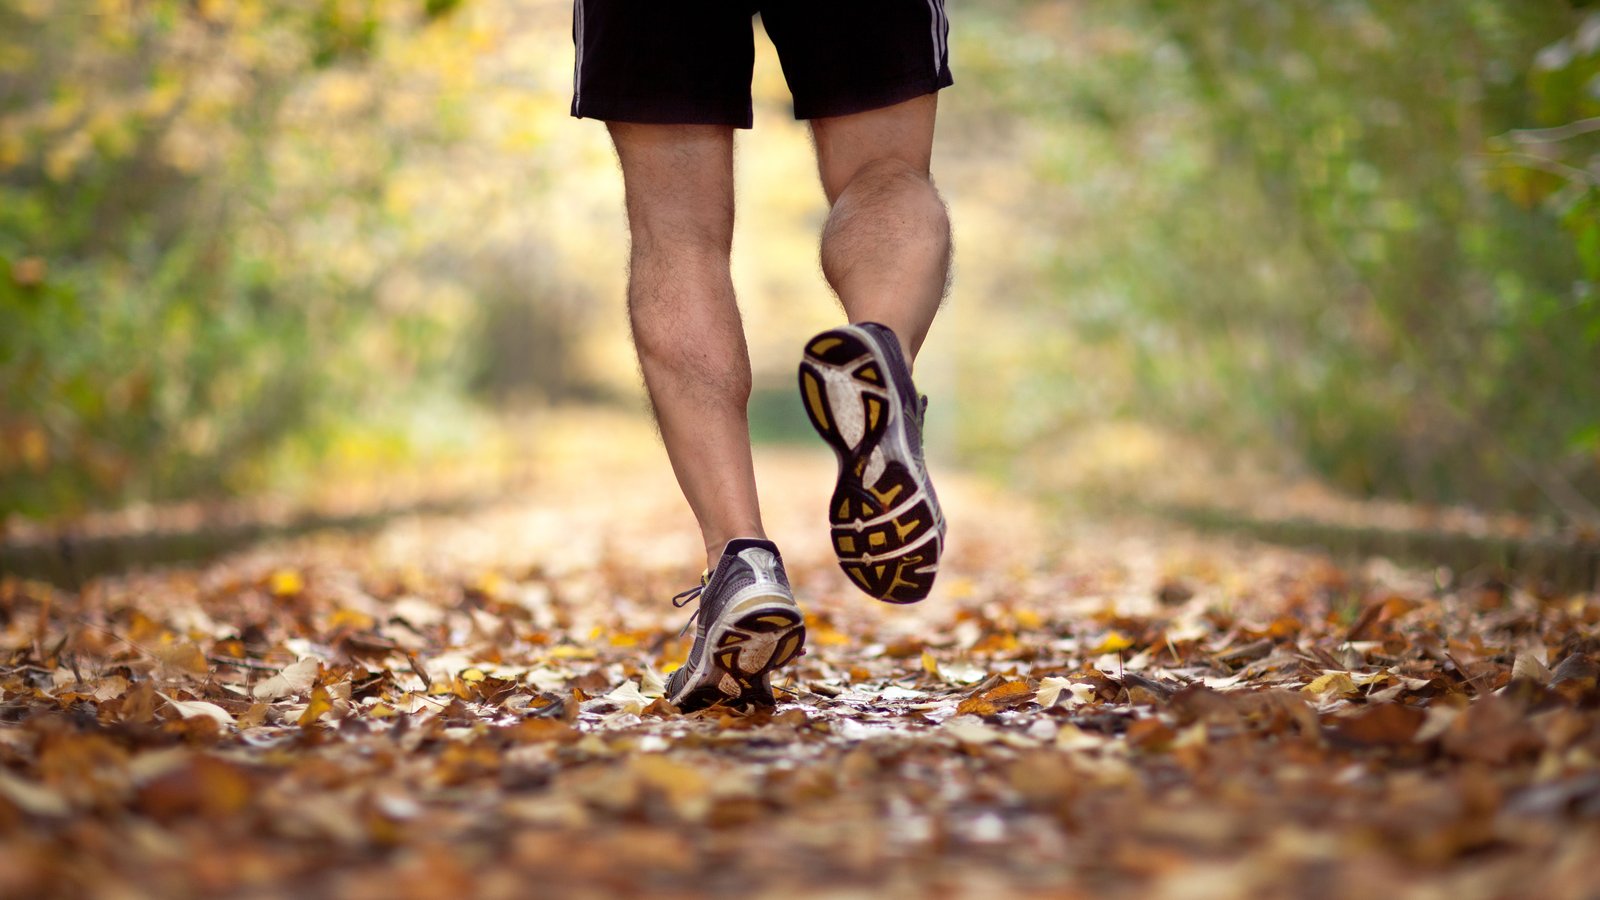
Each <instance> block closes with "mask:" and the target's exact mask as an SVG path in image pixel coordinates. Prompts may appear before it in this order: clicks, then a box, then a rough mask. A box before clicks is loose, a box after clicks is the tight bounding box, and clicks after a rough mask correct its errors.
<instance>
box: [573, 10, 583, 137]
mask: <svg viewBox="0 0 1600 900" xmlns="http://www.w3.org/2000/svg"><path fill="white" fill-rule="evenodd" d="M572 19H573V21H574V22H575V23H576V24H575V26H574V28H575V34H574V35H573V43H574V44H576V45H577V52H576V55H575V56H574V58H573V61H572V111H573V112H575V113H578V114H580V115H581V114H582V113H583V107H582V106H580V105H579V104H581V103H582V102H583V0H574V2H573V4H572Z"/></svg>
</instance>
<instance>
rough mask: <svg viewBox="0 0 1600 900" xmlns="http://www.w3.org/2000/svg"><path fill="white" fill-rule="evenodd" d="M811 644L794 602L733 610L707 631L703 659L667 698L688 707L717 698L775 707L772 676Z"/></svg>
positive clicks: (733, 703) (698, 706)
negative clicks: (673, 693) (807, 641)
mask: <svg viewBox="0 0 1600 900" xmlns="http://www.w3.org/2000/svg"><path fill="white" fill-rule="evenodd" d="M752 599H753V600H756V601H760V600H761V599H762V598H760V597H756V598H752ZM805 645H806V626H805V622H804V619H802V618H801V616H800V610H799V609H797V608H796V607H794V606H793V605H792V604H791V605H776V604H771V603H759V604H757V605H755V606H754V608H745V609H734V610H729V611H728V613H726V614H724V616H723V617H722V619H721V620H719V621H718V622H717V623H715V624H714V625H713V626H712V627H711V628H710V630H709V631H708V633H707V634H706V645H705V648H706V649H705V650H704V651H702V653H701V655H700V664H699V665H698V666H697V667H696V669H695V670H694V671H692V672H690V673H689V676H688V678H686V679H685V680H684V686H683V688H682V689H680V690H679V691H678V692H677V694H676V695H675V696H671V697H668V698H667V702H669V703H671V704H673V705H674V706H676V707H678V708H679V709H681V710H683V711H684V712H693V711H694V710H697V709H704V708H705V707H707V706H710V705H712V704H714V703H724V704H727V705H730V706H752V705H754V706H773V705H775V703H774V698H773V696H772V687H771V686H770V685H769V684H768V683H767V676H768V675H770V674H771V673H772V672H774V671H776V670H777V669H779V668H782V667H783V666H786V665H788V664H789V663H790V662H792V661H793V660H794V658H795V657H797V656H799V655H800V653H801V651H802V650H803V649H804V648H805Z"/></svg>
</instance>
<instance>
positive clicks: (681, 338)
mask: <svg viewBox="0 0 1600 900" xmlns="http://www.w3.org/2000/svg"><path fill="white" fill-rule="evenodd" d="M608 127H609V128H610V131H611V137H612V141H613V143H614V144H615V145H616V148H617V157H618V159H619V160H620V161H621V163H622V175H623V182H624V187H625V191H626V196H627V209H628V227H629V230H630V232H631V233H632V238H633V246H632V252H631V256H630V270H629V278H628V313H629V319H630V321H631V322H632V326H633V340H634V346H635V348H636V349H637V350H638V354H639V365H640V368H641V369H642V370H643V372H644V381H645V387H646V389H647V390H648V391H649V393H650V402H651V404H652V406H653V407H654V410H655V415H656V422H657V423H658V424H659V426H660V428H661V439H662V442H663V443H664V444H665V445H666V448H667V456H668V457H669V458H670V459H671V461H672V470H673V472H674V473H675V474H676V475H677V478H678V484H679V486H680V487H681V488H682V489H683V493H684V496H685V498H687V499H688V501H689V506H690V508H691V509H692V510H693V511H694V515H695V518H696V519H697V520H698V521H699V523H700V531H701V535H702V536H703V537H704V539H705V546H706V559H707V567H708V568H710V567H713V566H715V565H716V561H717V558H718V557H719V556H720V555H721V553H722V547H723V545H724V544H726V543H727V542H728V541H729V540H731V539H733V538H736V537H757V538H764V537H765V536H766V534H765V532H764V530H763V529H762V526H761V512H760V507H759V505H758V502H757V498H756V483H755V469H754V466H753V464H752V462H751V455H750V425H749V420H748V414H747V412H746V406H747V404H748V403H749V399H750V359H749V354H748V351H747V350H746V347H745V339H744V329H743V326H742V324H741V322H740V319H739V308H738V305H737V304H736V302H735V300H734V293H733V281H732V278H731V276H730V273H729V254H730V252H731V250H732V246H733V129H732V128H729V127H725V126H719V125H637V124H624V123H615V122H614V123H610V125H609V126H608Z"/></svg>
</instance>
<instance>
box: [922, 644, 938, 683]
mask: <svg viewBox="0 0 1600 900" xmlns="http://www.w3.org/2000/svg"><path fill="white" fill-rule="evenodd" d="M922 671H924V672H927V673H928V674H929V675H932V676H933V677H935V678H938V677H939V661H938V660H936V659H934V658H933V654H932V653H929V652H928V651H926V650H924V651H922Z"/></svg>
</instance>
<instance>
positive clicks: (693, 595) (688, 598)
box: [672, 569, 711, 637]
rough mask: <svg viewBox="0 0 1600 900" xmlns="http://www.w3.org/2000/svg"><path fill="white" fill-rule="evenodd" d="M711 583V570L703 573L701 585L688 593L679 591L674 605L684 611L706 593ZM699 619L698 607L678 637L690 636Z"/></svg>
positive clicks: (674, 597)
mask: <svg viewBox="0 0 1600 900" xmlns="http://www.w3.org/2000/svg"><path fill="white" fill-rule="evenodd" d="M710 581H711V570H710V569H707V570H706V571H704V572H701V573H700V583H699V584H697V585H695V586H694V587H692V588H689V589H688V590H686V591H679V592H678V593H676V594H674V595H673V597H672V605H673V606H676V607H678V608H679V609H682V608H684V607H685V606H688V605H689V604H690V603H693V602H694V601H696V600H699V599H700V595H701V594H702V593H704V592H705V589H706V584H708V583H709V582H710ZM699 618H700V607H698V606H696V607H695V608H694V612H692V613H690V614H689V621H687V622H685V623H684V625H683V630H682V631H680V632H678V637H683V636H684V635H686V634H688V633H689V629H691V628H693V627H694V623H695V621H696V620H697V619H699Z"/></svg>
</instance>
